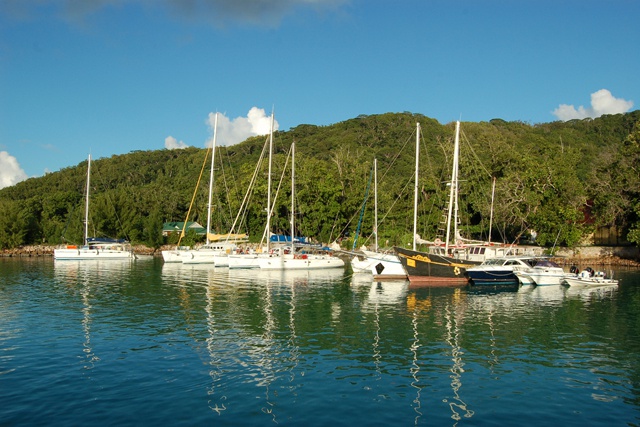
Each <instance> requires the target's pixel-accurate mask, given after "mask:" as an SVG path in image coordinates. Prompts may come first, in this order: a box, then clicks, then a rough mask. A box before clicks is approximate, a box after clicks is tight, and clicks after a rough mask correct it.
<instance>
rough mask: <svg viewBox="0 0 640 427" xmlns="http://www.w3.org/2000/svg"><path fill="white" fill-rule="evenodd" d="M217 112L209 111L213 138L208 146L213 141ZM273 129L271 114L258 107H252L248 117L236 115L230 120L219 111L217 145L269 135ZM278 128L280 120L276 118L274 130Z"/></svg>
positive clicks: (209, 122) (207, 121)
mask: <svg viewBox="0 0 640 427" xmlns="http://www.w3.org/2000/svg"><path fill="white" fill-rule="evenodd" d="M215 118H216V113H209V117H207V120H206V123H207V125H208V126H209V128H210V129H211V135H212V136H211V139H210V140H209V141H207V144H206V145H207V146H210V145H211V144H212V142H213V128H214V123H215ZM270 129H271V116H268V115H267V114H266V113H265V111H264V110H263V109H261V108H258V107H252V108H251V110H249V112H248V113H247V117H236V118H235V119H233V120H230V119H229V118H228V117H227V116H225V115H224V114H220V113H218V130H217V141H216V144H217V145H227V146H229V145H234V144H237V143H239V142H242V141H244V140H245V139H247V138H249V137H252V136H256V135H267V134H268V133H269V131H270ZM277 129H278V122H277V121H276V120H274V122H273V130H277Z"/></svg>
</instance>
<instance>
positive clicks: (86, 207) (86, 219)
mask: <svg viewBox="0 0 640 427" xmlns="http://www.w3.org/2000/svg"><path fill="white" fill-rule="evenodd" d="M90 184H91V154H89V158H88V160H87V194H86V196H85V201H84V245H85V246H86V245H87V239H88V236H89V186H90Z"/></svg>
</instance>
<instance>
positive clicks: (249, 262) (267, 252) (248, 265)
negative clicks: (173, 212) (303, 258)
mask: <svg viewBox="0 0 640 427" xmlns="http://www.w3.org/2000/svg"><path fill="white" fill-rule="evenodd" d="M274 120H275V118H274V114H273V112H272V113H271V124H270V131H269V138H268V146H269V171H268V174H267V208H266V212H267V221H266V225H265V229H264V234H263V236H262V241H264V238H265V237H267V235H268V234H269V229H270V228H271V214H272V210H273V208H272V206H271V165H272V160H273V126H274ZM266 145H267V144H266V143H265V148H266ZM263 154H264V148H263V152H262V154H261V155H260V161H259V162H258V165H257V166H256V172H257V170H258V168H259V166H260V162H261V161H262V158H263ZM254 177H255V174H254ZM251 185H253V182H252V184H250V185H249V187H251ZM250 190H251V188H248V189H247V194H249V192H250ZM245 200H246V196H245ZM243 204H244V202H243ZM241 209H242V208H241ZM238 216H240V212H238ZM236 221H237V218H236ZM236 221H234V225H233V226H232V227H231V230H232V231H233V229H234V227H235V222H236ZM262 241H261V242H260V244H262ZM271 252H272V251H271V247H270V239H267V245H266V247H264V248H259V250H258V251H254V250H249V251H242V253H233V252H232V253H230V254H229V256H228V263H229V268H230V269H257V268H260V262H261V261H260V260H261V259H264V258H268V257H271V256H273V253H271Z"/></svg>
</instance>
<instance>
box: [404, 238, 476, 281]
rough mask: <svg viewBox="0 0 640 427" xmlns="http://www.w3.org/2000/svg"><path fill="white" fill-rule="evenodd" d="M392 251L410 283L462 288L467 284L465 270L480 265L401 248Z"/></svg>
mask: <svg viewBox="0 0 640 427" xmlns="http://www.w3.org/2000/svg"><path fill="white" fill-rule="evenodd" d="M394 249H395V251H396V254H397V255H398V258H399V259H400V263H401V264H402V267H404V270H405V272H406V273H407V277H408V278H409V281H410V282H411V283H420V284H425V285H431V286H463V285H466V284H467V283H468V282H469V279H468V278H467V275H466V272H467V269H468V268H471V267H473V266H476V265H479V264H480V262H477V261H466V260H460V259H456V258H451V257H447V256H442V255H435V254H430V253H427V252H420V251H413V250H410V249H404V248H401V247H395V248H394Z"/></svg>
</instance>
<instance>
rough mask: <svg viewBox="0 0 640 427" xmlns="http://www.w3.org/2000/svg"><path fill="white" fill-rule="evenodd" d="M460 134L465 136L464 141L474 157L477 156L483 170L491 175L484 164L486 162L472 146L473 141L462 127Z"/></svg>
mask: <svg viewBox="0 0 640 427" xmlns="http://www.w3.org/2000/svg"><path fill="white" fill-rule="evenodd" d="M460 134H461V135H462V137H463V138H462V139H463V140H464V142H466V143H467V146H468V147H469V150H470V151H471V154H473V157H475V159H476V160H477V161H478V163H479V164H480V166H481V168H482V170H484V171H485V172H486V174H487V175H488V176H491V173H490V172H489V170H488V169H487V168H486V167H485V166H484V164H483V163H482V160H480V157H479V156H478V154H476V152H475V151H474V149H473V146H471V141H469V138H467V135H466V134H465V133H464V131H463V130H462V129H461V130H460Z"/></svg>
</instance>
